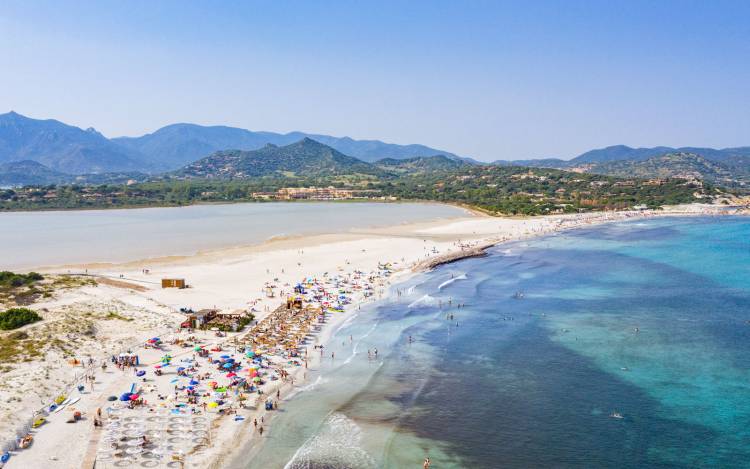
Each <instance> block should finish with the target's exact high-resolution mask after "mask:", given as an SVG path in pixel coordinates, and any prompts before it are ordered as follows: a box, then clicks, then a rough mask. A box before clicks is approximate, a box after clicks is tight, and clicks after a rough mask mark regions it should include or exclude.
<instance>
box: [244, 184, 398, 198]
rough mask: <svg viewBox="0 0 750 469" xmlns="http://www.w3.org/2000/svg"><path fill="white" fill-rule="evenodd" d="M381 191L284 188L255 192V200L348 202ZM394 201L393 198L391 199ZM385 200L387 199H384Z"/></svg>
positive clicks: (373, 195) (312, 187)
mask: <svg viewBox="0 0 750 469" xmlns="http://www.w3.org/2000/svg"><path fill="white" fill-rule="evenodd" d="M379 195H380V191H379V190H356V189H340V188H336V187H333V186H328V187H315V186H311V187H282V188H281V189H279V190H277V191H276V192H253V198H254V199H265V200H347V199H370V198H374V197H379ZM389 198H390V199H392V198H393V197H389ZM383 199H385V197H383Z"/></svg>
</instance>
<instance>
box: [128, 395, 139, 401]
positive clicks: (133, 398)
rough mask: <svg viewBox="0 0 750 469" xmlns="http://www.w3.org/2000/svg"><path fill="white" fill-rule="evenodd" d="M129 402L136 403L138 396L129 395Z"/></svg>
mask: <svg viewBox="0 0 750 469" xmlns="http://www.w3.org/2000/svg"><path fill="white" fill-rule="evenodd" d="M130 400H131V401H137V400H138V394H131V395H130Z"/></svg>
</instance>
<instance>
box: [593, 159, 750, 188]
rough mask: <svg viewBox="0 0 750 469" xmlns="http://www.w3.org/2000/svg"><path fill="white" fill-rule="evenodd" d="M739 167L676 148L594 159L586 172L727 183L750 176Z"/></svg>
mask: <svg viewBox="0 0 750 469" xmlns="http://www.w3.org/2000/svg"><path fill="white" fill-rule="evenodd" d="M739 169H740V168H730V167H729V166H728V165H727V164H725V162H718V161H712V160H709V159H707V158H705V157H703V156H701V155H697V154H695V153H684V152H677V153H667V154H665V155H661V156H656V157H651V158H648V159H646V160H641V161H634V160H620V161H607V162H602V163H593V164H592V165H591V167H590V168H589V169H588V171H587V172H590V173H595V174H606V175H609V176H618V177H637V178H682V179H701V180H706V181H711V182H715V183H722V184H727V183H729V182H730V181H736V180H740V179H741V178H742V177H743V176H744V177H747V171H745V172H744V173H743V172H742V171H739Z"/></svg>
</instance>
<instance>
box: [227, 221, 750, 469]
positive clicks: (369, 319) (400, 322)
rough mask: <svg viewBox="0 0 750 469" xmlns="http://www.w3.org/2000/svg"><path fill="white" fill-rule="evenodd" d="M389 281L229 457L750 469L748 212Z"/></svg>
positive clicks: (245, 462) (652, 226) (361, 463)
mask: <svg viewBox="0 0 750 469" xmlns="http://www.w3.org/2000/svg"><path fill="white" fill-rule="evenodd" d="M395 288H396V289H397V291H398V292H400V294H398V293H395V294H394V296H393V297H392V298H391V299H389V300H387V301H384V302H381V303H378V304H374V305H372V306H369V307H367V308H363V309H362V310H361V311H359V312H357V313H354V314H353V316H352V319H351V320H350V321H349V322H348V323H347V324H345V325H344V326H343V327H341V328H340V330H339V331H337V333H336V334H335V336H334V338H333V339H332V341H331V343H330V344H329V351H330V350H332V351H335V354H336V359H335V360H330V359H327V360H326V361H325V362H324V363H323V365H322V366H321V367H320V369H318V370H311V371H310V372H309V376H308V381H307V384H306V385H305V387H304V388H302V389H300V391H299V393H298V394H297V395H296V396H294V397H293V398H292V399H290V400H288V401H285V402H284V403H283V405H282V409H281V411H279V413H278V415H277V416H275V417H274V420H273V422H272V424H271V426H270V431H269V432H268V437H267V439H266V440H265V444H264V445H263V447H262V449H261V451H260V452H259V453H258V454H256V455H253V457H252V459H248V458H247V456H246V455H241V456H240V458H239V459H238V461H236V462H235V466H236V467H242V468H247V467H251V468H256V467H257V468H272V467H285V466H286V467H289V468H366V467H387V468H409V467H414V468H419V467H421V462H422V460H423V458H424V457H425V456H429V457H430V458H431V460H432V462H433V466H432V467H433V468H458V467H462V468H463V467H467V468H468V467H470V468H496V467H497V468H500V467H503V468H528V467H576V468H578V467H628V468H629V467H632V468H636V467H638V468H641V467H750V405H748V398H750V220H747V219H745V218H729V217H724V218H684V219H658V220H649V221H639V222H628V223H619V224H610V225H605V226H600V227H595V228H590V229H585V230H579V231H574V232H568V233H564V234H559V235H556V236H549V237H545V238H538V239H535V240H531V241H526V242H519V243H514V244H509V245H503V246H499V247H497V248H495V249H494V250H492V252H491V255H490V256H488V257H485V258H481V259H469V260H464V261H461V262H458V263H455V264H452V265H448V266H444V267H442V268H439V269H437V270H435V271H433V272H430V273H427V274H423V275H421V276H419V277H417V278H414V279H411V280H409V281H408V282H406V283H404V284H401V285H398V286H396V287H395ZM517 292H523V297H522V298H514V296H520V295H514V294H516V293H517ZM458 304H463V305H465V306H462V307H458V306H457V305H458ZM449 314H452V315H453V319H452V320H449V319H446V316H447V315H449ZM409 336H412V338H413V339H414V341H413V342H410V341H409V340H408V338H409ZM350 337H351V339H350ZM374 348H378V358H377V359H368V356H367V351H368V349H369V350H373V349H374ZM614 412H618V413H620V414H621V415H622V417H623V418H621V419H618V418H613V417H612V416H611V415H612V414H613V413H614Z"/></svg>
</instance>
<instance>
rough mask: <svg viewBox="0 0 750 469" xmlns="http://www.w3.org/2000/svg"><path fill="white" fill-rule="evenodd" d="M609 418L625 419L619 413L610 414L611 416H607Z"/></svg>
mask: <svg viewBox="0 0 750 469" xmlns="http://www.w3.org/2000/svg"><path fill="white" fill-rule="evenodd" d="M609 417H610V418H613V419H624V418H625V417H624V416H623V415H622V414H621V413H619V412H612V413H611V414H609Z"/></svg>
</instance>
